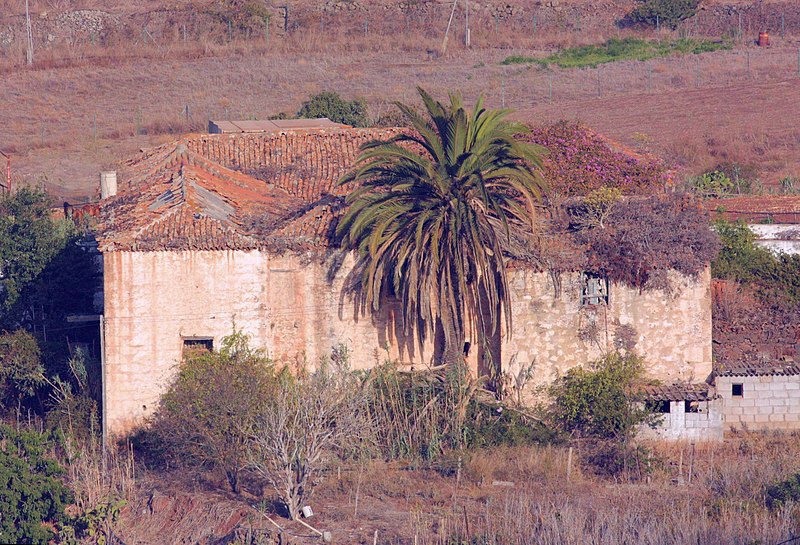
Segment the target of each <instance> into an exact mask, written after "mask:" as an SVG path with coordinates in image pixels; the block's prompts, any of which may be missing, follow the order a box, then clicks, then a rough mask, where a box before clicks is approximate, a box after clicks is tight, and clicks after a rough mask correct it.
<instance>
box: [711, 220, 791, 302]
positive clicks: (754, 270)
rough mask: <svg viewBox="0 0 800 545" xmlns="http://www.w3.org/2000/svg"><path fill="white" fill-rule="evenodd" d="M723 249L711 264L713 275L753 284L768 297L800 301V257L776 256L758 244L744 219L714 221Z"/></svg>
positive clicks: (784, 300) (783, 300) (763, 295)
mask: <svg viewBox="0 0 800 545" xmlns="http://www.w3.org/2000/svg"><path fill="white" fill-rule="evenodd" d="M714 229H715V230H716V231H717V233H718V234H719V237H720V241H721V242H722V250H721V251H720V253H719V255H718V256H717V258H716V259H715V260H714V261H712V263H711V273H712V275H713V276H714V278H721V279H725V280H735V281H737V282H741V283H744V284H751V285H752V286H753V287H754V288H755V289H756V291H757V292H758V293H760V295H761V296H762V297H764V298H766V299H777V301H778V302H784V303H787V302H788V303H790V304H798V303H800V256H798V255H789V254H780V255H774V254H772V253H771V252H770V251H769V250H767V249H766V248H762V247H760V246H757V245H756V244H755V235H754V234H753V232H752V231H751V230H750V229H749V228H748V227H747V225H746V224H745V223H744V222H743V221H741V220H738V221H735V222H727V221H724V220H718V221H716V222H714Z"/></svg>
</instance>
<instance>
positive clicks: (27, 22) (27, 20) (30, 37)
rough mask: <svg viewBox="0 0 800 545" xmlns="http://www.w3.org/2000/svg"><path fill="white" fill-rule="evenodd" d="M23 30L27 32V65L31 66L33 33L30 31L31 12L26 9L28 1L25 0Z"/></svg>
mask: <svg viewBox="0 0 800 545" xmlns="http://www.w3.org/2000/svg"><path fill="white" fill-rule="evenodd" d="M25 28H26V30H27V32H28V44H27V45H28V51H27V60H28V65H31V64H33V31H32V30H31V12H30V9H28V0H25Z"/></svg>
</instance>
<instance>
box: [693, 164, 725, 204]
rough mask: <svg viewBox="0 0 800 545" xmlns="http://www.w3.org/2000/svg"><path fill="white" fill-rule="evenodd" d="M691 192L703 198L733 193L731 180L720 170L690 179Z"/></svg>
mask: <svg viewBox="0 0 800 545" xmlns="http://www.w3.org/2000/svg"><path fill="white" fill-rule="evenodd" d="M689 184H690V187H691V189H692V191H694V192H695V193H698V194H700V195H703V196H705V197H721V196H723V195H729V194H730V193H733V191H734V183H733V180H731V179H730V177H728V175H727V174H725V173H724V172H722V171H721V170H714V171H711V172H706V173H704V174H701V175H699V176H695V177H693V178H690V180H689Z"/></svg>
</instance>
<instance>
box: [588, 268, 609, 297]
mask: <svg viewBox="0 0 800 545" xmlns="http://www.w3.org/2000/svg"><path fill="white" fill-rule="evenodd" d="M600 304H604V305H607V304H608V278H606V277H604V276H600V275H597V274H593V273H588V272H585V273H583V274H581V305H600Z"/></svg>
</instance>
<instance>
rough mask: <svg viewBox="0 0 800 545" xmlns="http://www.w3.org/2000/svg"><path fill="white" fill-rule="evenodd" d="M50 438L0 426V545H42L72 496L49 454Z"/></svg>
mask: <svg viewBox="0 0 800 545" xmlns="http://www.w3.org/2000/svg"><path fill="white" fill-rule="evenodd" d="M52 446H53V442H52V439H51V438H50V437H47V436H45V435H43V434H40V433H37V432H34V431H24V430H23V431H16V430H14V429H13V428H11V427H10V426H6V425H0V543H31V544H36V545H39V544H41V545H46V544H47V543H50V542H51V540H52V539H53V538H54V537H55V534H54V532H53V530H52V529H51V528H52V527H53V525H55V524H60V523H63V522H65V521H66V517H65V515H64V508H65V507H66V506H67V505H68V504H69V503H70V502H71V501H72V494H71V492H70V491H69V489H68V488H67V487H66V486H65V485H64V483H63V482H62V476H63V474H64V469H63V468H62V467H61V466H60V465H59V464H58V462H57V461H55V460H54V459H53V457H52V456H51V455H50V454H49V452H50V450H51V449H52Z"/></svg>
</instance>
